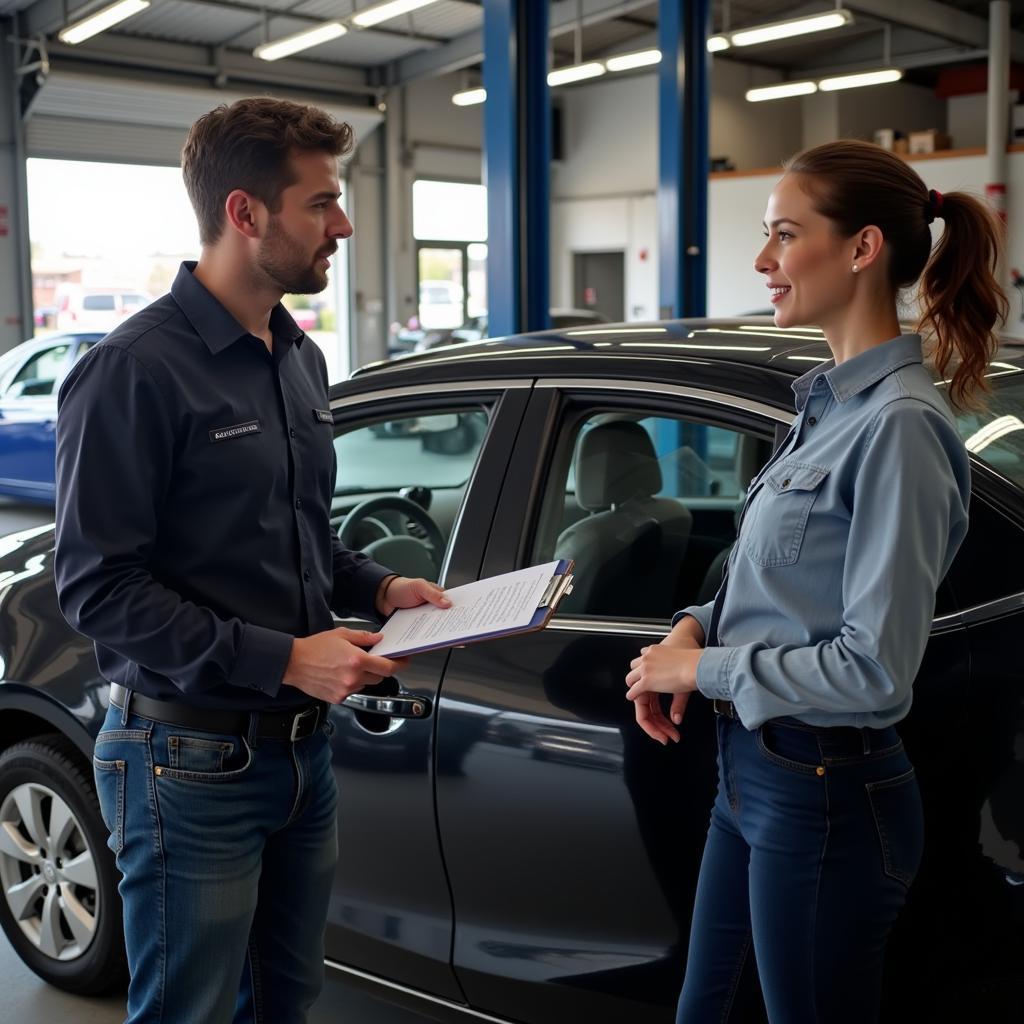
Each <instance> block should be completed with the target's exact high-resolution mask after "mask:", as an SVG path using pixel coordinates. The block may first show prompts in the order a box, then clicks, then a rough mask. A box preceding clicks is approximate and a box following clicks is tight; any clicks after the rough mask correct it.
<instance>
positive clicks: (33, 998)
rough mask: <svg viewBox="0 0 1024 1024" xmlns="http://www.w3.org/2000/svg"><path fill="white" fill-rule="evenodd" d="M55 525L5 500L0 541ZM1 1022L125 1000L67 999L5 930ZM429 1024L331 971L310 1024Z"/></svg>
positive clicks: (116, 1022) (49, 1018)
mask: <svg viewBox="0 0 1024 1024" xmlns="http://www.w3.org/2000/svg"><path fill="white" fill-rule="evenodd" d="M52 522H53V509H52V508H51V507H46V506H41V505H25V504H21V503H18V502H16V501H13V500H11V499H9V498H0V537H3V536H5V535H6V534H9V533H16V532H17V531H18V530H27V529H30V528H31V527H33V526H41V525H43V524H44V523H52ZM0 993H3V996H2V1000H3V1009H2V1010H0V1020H2V1021H5V1022H6V1021H11V1022H14V1021H17V1024H121V1022H122V1021H123V1020H124V996H123V995H119V996H111V997H107V998H103V999H86V998H84V997H82V996H72V995H68V994H67V993H66V992H61V991H60V990H59V989H56V988H53V987H52V986H50V985H47V984H46V982H44V981H42V980H41V979H40V978H38V977H36V975H34V974H33V973H32V972H31V971H30V970H29V969H28V968H27V967H25V965H24V964H23V963H22V962H21V960H20V959H19V958H18V957H17V956H16V955H15V953H14V950H13V949H12V948H11V946H10V944H9V943H8V941H7V938H6V937H5V936H4V934H3V932H2V931H0ZM340 1022H344V1024H429V1019H428V1018H426V1017H420V1016H418V1015H415V1014H411V1013H408V1012H406V1011H404V1010H400V1009H397V1008H396V1007H393V1006H389V1005H388V1004H386V1003H382V1002H379V1001H377V1000H374V999H371V998H369V997H368V996H366V995H364V994H363V993H361V992H357V991H354V990H353V989H351V988H350V987H349V986H348V985H346V984H345V983H344V982H343V981H341V980H339V979H338V978H337V977H335V978H332V977H331V976H330V972H328V980H327V985H326V987H325V988H324V992H323V995H322V996H321V997H320V1000H319V1001H318V1002H317V1004H316V1006H314V1007H313V1012H312V1014H311V1015H310V1018H309V1024H340Z"/></svg>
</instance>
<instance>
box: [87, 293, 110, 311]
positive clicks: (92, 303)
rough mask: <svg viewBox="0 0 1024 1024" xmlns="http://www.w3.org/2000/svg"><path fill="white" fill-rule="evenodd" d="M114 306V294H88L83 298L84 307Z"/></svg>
mask: <svg viewBox="0 0 1024 1024" xmlns="http://www.w3.org/2000/svg"><path fill="white" fill-rule="evenodd" d="M113 308H114V296H113V295H86V296H85V297H84V298H83V299H82V309H92V310H98V309H102V310H110V309H113Z"/></svg>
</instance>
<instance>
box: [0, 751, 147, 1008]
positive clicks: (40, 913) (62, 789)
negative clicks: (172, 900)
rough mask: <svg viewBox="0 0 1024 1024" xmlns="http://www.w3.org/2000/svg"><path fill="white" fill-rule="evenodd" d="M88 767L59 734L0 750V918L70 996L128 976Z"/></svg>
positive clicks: (112, 874) (111, 868) (22, 949)
mask: <svg viewBox="0 0 1024 1024" xmlns="http://www.w3.org/2000/svg"><path fill="white" fill-rule="evenodd" d="M106 840H107V828H106V826H105V825H104V824H103V819H102V818H101V817H100V809H99V803H98V801H97V799H96V790H95V787H94V786H93V781H92V775H91V772H90V771H89V768H88V766H87V765H86V764H85V763H83V758H82V755H81V753H80V752H79V750H78V748H77V747H75V746H74V745H73V744H72V743H71V742H70V741H69V740H67V739H65V737H63V736H61V735H59V734H56V733H55V734H52V735H51V734H48V735H45V736H38V737H36V738H34V739H31V740H26V741H25V742H22V743H17V744H15V745H14V746H12V747H10V748H9V749H8V750H6V751H5V752H4V753H3V755H0V925H2V926H3V930H4V931H5V932H6V933H7V937H8V939H10V941H11V945H13V946H14V949H15V951H16V952H17V953H18V955H19V956H20V957H21V959H22V960H24V962H25V964H26V965H27V966H28V967H29V968H31V969H32V970H33V971H35V973H36V974H38V975H39V976H40V977H41V978H43V979H44V980H45V981H48V982H50V984H52V985H56V986H57V987H58V988H62V989H66V990H67V991H69V992H75V993H79V994H95V993H99V992H104V991H108V990H110V989H112V988H114V987H117V986H122V985H123V984H124V983H125V981H126V979H127V968H126V963H125V954H124V936H123V930H122V925H121V900H120V897H119V896H118V893H117V876H116V868H115V865H114V858H113V855H112V853H111V852H110V850H109V849H108V847H107V845H106Z"/></svg>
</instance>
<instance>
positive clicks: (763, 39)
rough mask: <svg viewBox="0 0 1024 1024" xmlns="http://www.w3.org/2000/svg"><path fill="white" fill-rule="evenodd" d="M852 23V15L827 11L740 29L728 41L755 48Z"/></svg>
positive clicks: (837, 11)
mask: <svg viewBox="0 0 1024 1024" xmlns="http://www.w3.org/2000/svg"><path fill="white" fill-rule="evenodd" d="M852 21H853V15H852V14H851V13H850V12H849V11H846V10H843V9H842V8H839V9H837V10H835V11H829V12H828V13H827V14H812V15H810V16H809V17H806V18H790V19H789V20H788V21H775V22H772V23H771V24H769V25H758V26H757V27H756V28H745V29H740V31H738V32H732V33H730V35H729V39H730V41H731V42H732V45H733V46H756V45H757V44H758V43H770V42H773V41H774V40H776V39H789V38H790V37H791V36H803V35H807V33H809V32H825V31H827V30H828V29H830V28H841V27H842V26H843V25H849V24H851V23H852Z"/></svg>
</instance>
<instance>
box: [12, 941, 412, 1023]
mask: <svg viewBox="0 0 1024 1024" xmlns="http://www.w3.org/2000/svg"><path fill="white" fill-rule="evenodd" d="M0 992H2V993H3V1003H4V1006H3V1010H2V1011H0V1019H2V1020H4V1021H10V1022H12V1024H13V1022H15V1021H17V1024H121V1022H122V1021H123V1020H124V996H107V997H104V998H95V999H93V998H85V997H84V996H72V995H68V993H66V992H61V991H60V990H59V989H56V988H53V987H52V986H50V985H47V984H46V982H45V981H42V980H41V979H40V978H37V977H36V976H35V975H34V974H33V973H32V972H31V971H30V970H29V969H28V968H27V967H26V966H25V965H24V964H23V963H22V962H21V960H19V959H18V957H17V956H15V954H14V950H13V949H11V946H10V945H9V943H8V942H7V939H6V938H5V937H4V936H3V933H2V932H0ZM309 1024H429V1021H428V1019H427V1018H426V1017H419V1016H415V1015H413V1014H410V1013H407V1012H406V1011H404V1010H400V1009H398V1008H396V1007H393V1006H388V1005H387V1004H385V1003H381V1002H379V1001H377V1000H375V999H371V998H369V997H368V996H366V995H364V994H363V993H361V992H355V991H353V990H352V989H350V988H349V987H348V986H347V985H345V984H344V983H343V982H340V981H334V980H331V979H330V978H328V981H327V985H326V987H325V988H324V992H323V995H321V997H320V999H319V1000H318V1002H317V1004H316V1005H315V1006H314V1007H313V1011H312V1013H311V1014H310V1016H309Z"/></svg>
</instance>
